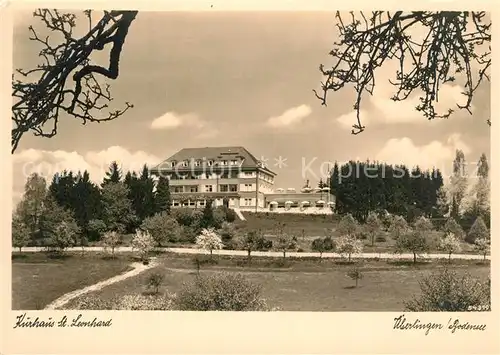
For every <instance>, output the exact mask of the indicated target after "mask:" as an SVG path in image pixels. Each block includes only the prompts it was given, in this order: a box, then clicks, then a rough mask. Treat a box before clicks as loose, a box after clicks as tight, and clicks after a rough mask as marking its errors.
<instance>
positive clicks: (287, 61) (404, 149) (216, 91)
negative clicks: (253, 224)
mask: <svg viewBox="0 0 500 355" xmlns="http://www.w3.org/2000/svg"><path fill="white" fill-rule="evenodd" d="M78 14H79V15H80V17H81V16H82V14H81V13H78ZM14 22H15V28H14V59H13V60H14V67H15V68H24V69H27V68H33V67H34V66H36V65H37V64H38V63H41V60H40V59H39V58H38V56H37V53H38V51H39V50H40V47H38V46H37V45H36V44H34V43H33V42H32V41H30V40H29V39H28V36H29V33H28V30H27V27H28V25H29V24H32V25H33V26H34V27H35V29H40V30H41V29H43V24H42V23H41V22H39V21H38V20H35V19H33V18H32V12H27V11H23V12H21V11H19V12H18V13H17V14H16V16H15V20H14ZM334 24H335V18H334V13H333V12H316V13H299V12H297V13H293V12H281V13H280V12H273V13H266V12H253V13H249V12H246V13H245V12H215V11H214V12H198V13H196V12H140V13H139V14H138V16H137V18H136V20H135V21H134V22H133V23H132V25H131V27H130V31H129V34H128V36H127V38H126V41H125V45H124V49H123V51H122V56H121V60H120V74H119V77H118V78H117V79H116V80H114V81H110V84H111V92H112V94H113V97H114V101H113V105H117V106H114V107H116V108H120V107H123V105H124V103H125V102H127V101H128V102H130V103H132V104H133V105H134V108H133V109H131V110H129V111H128V112H127V113H125V114H124V115H123V116H121V117H119V118H117V119H116V120H114V121H111V122H105V123H100V124H97V123H90V124H87V125H85V126H84V125H82V124H81V121H78V120H76V119H74V118H71V117H61V123H60V124H59V129H58V133H57V135H56V136H55V137H53V138H50V139H47V138H41V137H35V136H32V135H31V134H27V135H25V136H24V137H23V139H22V140H21V143H20V145H19V147H18V149H17V151H16V153H15V154H14V163H13V164H14V186H13V191H14V194H13V195H14V201H16V200H18V199H19V198H20V196H21V194H22V191H23V185H24V182H25V181H26V177H27V175H29V174H30V173H31V172H33V171H38V172H39V173H41V174H42V175H44V176H46V177H47V179H48V180H49V181H50V179H51V178H52V175H53V174H54V173H56V172H57V171H61V170H63V169H68V170H73V171H77V170H85V169H87V170H88V171H89V172H90V175H91V178H92V179H94V180H95V181H100V180H101V179H102V177H103V175H104V173H105V171H106V168H107V166H108V165H109V163H110V162H111V161H113V160H116V161H118V162H119V163H120V164H121V165H122V166H123V168H124V170H128V169H131V170H138V169H140V167H141V166H142V165H143V164H144V163H147V164H150V165H152V164H155V163H159V162H161V161H162V160H165V159H167V158H168V157H169V156H171V155H173V154H174V153H175V152H177V151H179V150H180V149H182V148H188V147H205V146H235V145H241V146H244V147H245V148H247V149H248V150H249V151H250V152H251V153H253V154H254V155H255V156H256V157H258V158H263V159H264V160H265V161H266V163H267V165H268V167H269V168H270V169H271V170H273V171H275V172H276V173H277V177H276V180H275V187H276V188H278V187H283V188H287V187H295V188H300V187H301V186H303V184H304V181H305V179H309V180H310V181H311V183H312V184H313V185H314V184H316V183H317V181H318V180H319V178H321V177H322V176H324V175H325V174H326V171H327V168H328V167H329V166H330V167H331V164H333V162H334V161H340V162H343V161H347V160H350V159H361V160H366V159H370V160H379V161H385V162H388V163H392V164H401V163H404V164H407V165H409V166H413V165H415V164H418V165H420V166H421V167H424V168H430V167H432V166H436V167H438V168H440V169H441V170H443V171H444V174H445V176H446V175H447V174H449V172H450V171H451V164H452V161H453V159H454V156H455V150H456V149H462V150H463V151H464V153H465V157H466V161H467V162H470V163H471V164H474V165H475V163H476V162H477V160H478V159H479V156H480V155H481V153H486V154H487V156H488V157H489V151H490V130H489V127H488V126H487V125H486V123H485V121H486V119H487V118H489V117H490V86H489V84H485V85H483V86H481V87H480V89H479V90H478V92H477V94H476V96H475V98H474V107H473V114H472V115H470V114H469V113H467V112H466V111H457V113H455V114H454V115H452V116H451V117H450V118H449V119H447V120H434V121H428V120H427V119H425V118H424V117H422V116H421V115H420V114H419V113H418V112H416V111H415V110H414V107H415V105H416V103H417V101H416V100H417V98H411V99H410V100H408V101H405V102H399V103H394V102H392V101H391V100H390V99H389V98H390V97H391V96H392V94H393V93H394V90H393V87H392V86H391V85H390V84H388V79H389V78H393V77H394V75H395V71H394V69H395V68H394V66H392V65H391V64H388V65H387V66H386V67H382V68H380V72H379V74H378V75H377V78H376V79H377V86H376V89H375V93H374V95H373V96H372V97H369V98H368V97H367V98H366V99H365V100H364V103H363V106H362V120H363V124H364V125H365V126H366V130H365V131H364V132H363V133H361V134H359V135H352V134H351V126H352V124H354V123H355V121H354V117H355V113H354V111H353V103H354V94H353V92H352V90H349V89H345V90H341V91H339V92H335V93H332V92H331V93H330V94H329V97H328V106H326V107H325V106H322V105H321V103H320V101H319V100H318V99H317V98H316V97H315V96H314V94H313V91H312V90H313V89H320V81H321V80H322V76H321V73H320V71H319V65H320V64H321V63H324V64H328V63H329V55H328V53H329V52H330V50H331V49H332V45H333V43H334V42H335V41H336V39H337V32H336V29H335V26H334ZM79 25H80V26H79V27H78V29H79V30H80V31H84V29H85V28H84V27H83V26H81V25H82V23H81V22H79ZM82 33H83V32H82ZM107 53H109V48H108V49H107V50H105V51H103V52H101V53H98V56H96V57H93V59H94V60H95V61H97V62H98V63H102V62H103V60H104V59H105V56H106V55H107ZM461 91H462V88H460V87H459V86H449V85H448V86H447V87H443V89H442V91H441V92H440V103H439V107H441V106H442V107H446V108H447V107H455V104H456V103H463V102H464V97H463V96H462V95H460V92H461Z"/></svg>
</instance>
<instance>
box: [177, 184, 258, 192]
mask: <svg viewBox="0 0 500 355" xmlns="http://www.w3.org/2000/svg"><path fill="white" fill-rule="evenodd" d="M254 186H255V185H254V184H244V185H241V191H247V192H248V191H255V188H254ZM170 191H171V192H175V193H182V192H200V190H199V186H198V185H190V186H170ZM204 192H238V185H237V184H224V185H219V191H217V185H205V186H204Z"/></svg>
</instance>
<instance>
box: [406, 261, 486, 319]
mask: <svg viewBox="0 0 500 355" xmlns="http://www.w3.org/2000/svg"><path fill="white" fill-rule="evenodd" d="M420 290H421V295H420V296H419V297H415V298H414V299H412V300H410V301H407V302H405V307H406V308H407V310H408V311H411V312H439V311H444V312H466V311H471V309H474V308H478V307H483V306H484V305H485V304H490V294H489V292H490V288H489V285H488V283H481V282H479V281H478V280H477V279H474V278H472V277H471V276H469V275H468V274H466V275H464V276H462V277H459V276H458V274H457V273H456V272H455V271H452V270H448V269H444V270H442V271H441V272H439V273H434V274H432V275H430V276H428V277H425V278H424V279H422V280H421V281H420Z"/></svg>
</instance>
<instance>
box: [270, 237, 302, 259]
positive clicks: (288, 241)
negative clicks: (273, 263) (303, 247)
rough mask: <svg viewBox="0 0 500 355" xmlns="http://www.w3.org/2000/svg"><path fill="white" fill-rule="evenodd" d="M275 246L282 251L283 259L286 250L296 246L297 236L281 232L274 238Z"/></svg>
mask: <svg viewBox="0 0 500 355" xmlns="http://www.w3.org/2000/svg"><path fill="white" fill-rule="evenodd" d="M275 247H276V249H277V250H280V251H281V252H282V253H283V259H285V258H286V252H287V251H288V250H293V249H295V248H296V247H297V238H296V237H294V236H292V235H290V234H281V235H278V237H277V238H276V244H275Z"/></svg>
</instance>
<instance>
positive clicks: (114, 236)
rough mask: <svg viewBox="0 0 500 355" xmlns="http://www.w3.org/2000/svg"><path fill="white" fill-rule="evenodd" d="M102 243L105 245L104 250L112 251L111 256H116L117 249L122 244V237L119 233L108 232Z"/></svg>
mask: <svg viewBox="0 0 500 355" xmlns="http://www.w3.org/2000/svg"><path fill="white" fill-rule="evenodd" d="M102 243H103V244H104V250H106V251H107V250H109V249H111V255H113V256H114V255H115V249H117V248H118V246H119V245H120V244H121V243H122V235H121V234H120V233H118V232H115V231H112V232H106V233H104V235H103V236H102Z"/></svg>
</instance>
